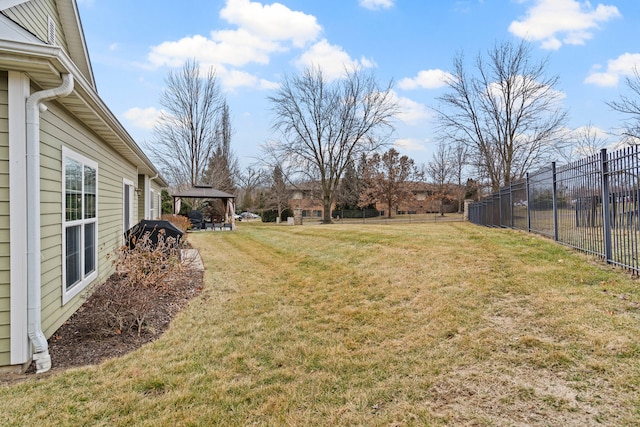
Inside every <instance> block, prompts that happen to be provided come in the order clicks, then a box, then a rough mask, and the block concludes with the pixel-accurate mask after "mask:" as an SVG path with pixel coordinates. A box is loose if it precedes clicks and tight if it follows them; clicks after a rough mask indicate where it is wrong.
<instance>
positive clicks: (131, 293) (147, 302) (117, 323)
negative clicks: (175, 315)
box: [87, 275, 163, 336]
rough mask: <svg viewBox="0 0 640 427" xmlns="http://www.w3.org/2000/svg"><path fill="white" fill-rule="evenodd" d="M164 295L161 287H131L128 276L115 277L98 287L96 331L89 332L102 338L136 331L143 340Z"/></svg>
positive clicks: (94, 301)
mask: <svg viewBox="0 0 640 427" xmlns="http://www.w3.org/2000/svg"><path fill="white" fill-rule="evenodd" d="M162 293H163V289H162V288H159V287H140V286H131V284H130V283H128V282H127V280H126V277H125V275H118V276H116V277H114V278H113V280H110V281H108V282H107V283H104V284H103V285H101V286H98V287H97V288H96V290H95V291H94V293H93V294H92V296H91V298H92V314H93V317H94V320H95V322H93V323H92V325H93V327H94V328H95V329H94V330H92V331H87V332H89V333H90V334H91V335H97V336H100V335H112V334H114V333H115V334H121V333H123V332H124V331H127V330H135V331H136V332H137V334H138V336H140V334H141V333H142V330H143V328H144V326H145V325H146V320H147V317H148V315H149V313H150V312H151V310H152V308H153V306H154V305H155V303H156V301H157V299H158V298H159V297H161V295H162Z"/></svg>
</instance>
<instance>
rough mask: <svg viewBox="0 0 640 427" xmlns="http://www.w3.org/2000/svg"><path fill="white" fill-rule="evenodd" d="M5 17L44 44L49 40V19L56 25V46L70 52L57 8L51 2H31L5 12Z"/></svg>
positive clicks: (47, 0)
mask: <svg viewBox="0 0 640 427" xmlns="http://www.w3.org/2000/svg"><path fill="white" fill-rule="evenodd" d="M3 12H4V14H5V15H7V16H8V17H9V18H11V19H12V20H13V21H15V22H17V23H18V24H19V25H20V26H22V27H23V28H25V29H27V30H29V31H30V32H31V33H32V34H34V35H35V36H36V37H38V38H39V39H40V40H42V41H43V42H45V43H47V40H48V33H47V32H48V18H47V17H51V19H53V21H54V22H55V24H56V45H58V46H60V47H62V48H63V49H64V50H65V51H66V52H68V51H69V50H68V47H67V43H66V40H65V37H64V32H63V30H62V25H61V23H60V17H59V14H58V11H57V9H56V6H55V4H54V2H53V1H51V0H31V1H28V2H26V3H22V4H19V5H17V6H14V7H12V8H9V9H7V10H5V11H3Z"/></svg>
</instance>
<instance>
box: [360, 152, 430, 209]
mask: <svg viewBox="0 0 640 427" xmlns="http://www.w3.org/2000/svg"><path fill="white" fill-rule="evenodd" d="M416 174H417V170H416V167H415V165H414V162H413V159H410V158H409V157H407V156H404V155H403V156H400V153H398V151H397V150H396V149H395V148H391V149H389V151H387V152H386V153H384V154H382V155H380V154H379V153H375V154H374V155H373V156H372V157H371V159H370V160H369V161H368V162H367V166H366V168H365V172H364V179H363V181H364V189H363V191H362V194H361V196H360V206H363V207H364V206H368V205H370V204H372V203H375V202H376V201H383V202H384V203H385V205H387V208H388V210H387V216H388V217H389V218H391V211H392V209H393V207H394V206H398V204H399V203H401V202H403V201H407V200H409V199H411V198H412V197H413V192H412V191H411V188H410V187H409V183H410V180H411V179H413V178H414V177H415V176H416Z"/></svg>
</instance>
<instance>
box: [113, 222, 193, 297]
mask: <svg viewBox="0 0 640 427" xmlns="http://www.w3.org/2000/svg"><path fill="white" fill-rule="evenodd" d="M132 243H133V244H132V246H133V247H129V246H127V245H124V246H121V247H120V248H119V249H117V250H116V251H115V252H114V254H113V256H112V258H113V260H112V262H113V263H114V265H115V267H116V272H118V273H120V274H124V275H125V281H126V282H127V283H128V284H129V285H130V286H132V287H142V288H148V287H154V288H157V287H160V286H164V280H163V279H164V278H166V277H167V276H170V275H172V274H175V273H177V272H179V271H180V269H181V268H183V265H182V263H181V262H180V244H179V242H178V241H177V240H176V239H175V238H173V237H166V235H165V231H164V230H163V229H161V230H159V231H158V232H157V242H154V241H153V240H152V239H151V233H149V232H147V233H144V234H143V235H142V236H140V237H138V238H135V237H134V238H132Z"/></svg>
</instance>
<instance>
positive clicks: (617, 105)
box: [607, 67, 640, 145]
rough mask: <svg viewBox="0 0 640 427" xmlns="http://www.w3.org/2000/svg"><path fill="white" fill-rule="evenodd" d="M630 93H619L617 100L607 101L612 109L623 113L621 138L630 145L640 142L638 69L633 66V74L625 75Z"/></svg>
mask: <svg viewBox="0 0 640 427" xmlns="http://www.w3.org/2000/svg"><path fill="white" fill-rule="evenodd" d="M625 84H626V86H627V89H628V90H629V92H630V94H628V95H625V94H623V95H620V99H619V100H618V101H611V102H607V105H608V106H609V107H611V108H612V109H613V110H615V111H617V112H619V113H622V114H624V115H625V117H626V119H625V122H624V129H623V132H622V136H623V139H624V141H625V142H626V143H628V144H630V145H638V144H640V71H638V67H634V68H633V75H632V76H627V77H625Z"/></svg>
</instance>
